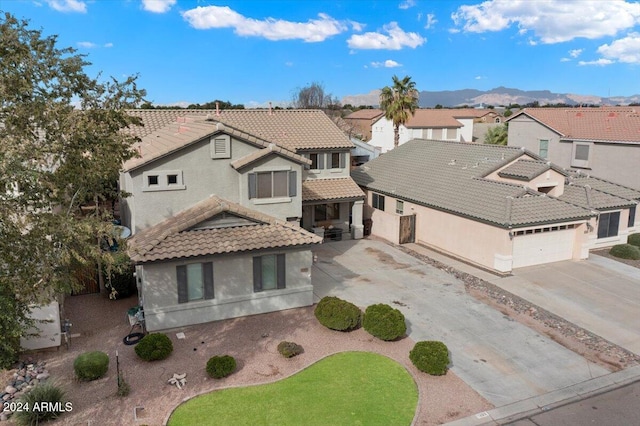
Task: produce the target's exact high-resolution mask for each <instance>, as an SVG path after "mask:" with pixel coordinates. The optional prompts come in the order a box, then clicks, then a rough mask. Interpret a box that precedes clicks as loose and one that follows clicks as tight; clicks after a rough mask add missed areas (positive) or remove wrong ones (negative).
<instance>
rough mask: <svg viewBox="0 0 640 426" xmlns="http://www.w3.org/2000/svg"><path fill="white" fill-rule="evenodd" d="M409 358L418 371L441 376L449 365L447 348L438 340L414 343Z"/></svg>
mask: <svg viewBox="0 0 640 426" xmlns="http://www.w3.org/2000/svg"><path fill="white" fill-rule="evenodd" d="M409 359H410V360H411V362H412V363H413V365H415V366H416V368H417V369H418V370H420V371H423V372H425V373H427V374H431V375H432V376H442V375H444V374H446V373H447V367H448V365H449V362H450V361H449V349H448V348H447V346H446V345H445V344H444V343H442V342H438V341H433V340H427V341H422V342H418V343H416V344H415V346H414V347H413V349H411V352H409Z"/></svg>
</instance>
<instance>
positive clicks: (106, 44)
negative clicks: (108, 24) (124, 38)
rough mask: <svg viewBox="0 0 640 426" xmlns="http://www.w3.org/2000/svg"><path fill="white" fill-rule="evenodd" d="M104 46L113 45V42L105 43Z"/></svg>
mask: <svg viewBox="0 0 640 426" xmlns="http://www.w3.org/2000/svg"><path fill="white" fill-rule="evenodd" d="M104 47H113V43H105V44H104Z"/></svg>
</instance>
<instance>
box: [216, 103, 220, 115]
mask: <svg viewBox="0 0 640 426" xmlns="http://www.w3.org/2000/svg"><path fill="white" fill-rule="evenodd" d="M216 115H220V102H218V101H216Z"/></svg>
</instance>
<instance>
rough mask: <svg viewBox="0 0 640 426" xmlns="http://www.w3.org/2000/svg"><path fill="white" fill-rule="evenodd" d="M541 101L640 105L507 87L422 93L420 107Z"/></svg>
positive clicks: (636, 98) (373, 99)
mask: <svg viewBox="0 0 640 426" xmlns="http://www.w3.org/2000/svg"><path fill="white" fill-rule="evenodd" d="M379 96H380V90H379V89H378V90H372V91H371V92H369V93H368V94H362V95H347V96H345V97H343V98H342V105H347V104H351V105H353V106H359V105H373V106H377V105H378V102H379V101H378V99H379ZM532 102H538V103H539V104H540V106H544V105H547V104H560V103H563V104H567V105H580V104H588V105H628V104H630V103H637V102H640V95H632V96H612V97H601V96H594V95H577V94H573V93H553V92H551V91H549V90H520V89H512V88H508V87H502V86H501V87H496V88H495V89H491V90H485V91H483V90H476V89H462V90H442V91H426V90H425V91H421V92H420V94H419V104H420V107H421V108H433V107H435V106H436V105H442V106H443V107H456V106H461V105H469V106H474V107H475V106H488V105H493V106H499V105H505V106H506V105H509V104H520V105H526V104H529V103H532Z"/></svg>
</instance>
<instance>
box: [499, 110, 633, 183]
mask: <svg viewBox="0 0 640 426" xmlns="http://www.w3.org/2000/svg"><path fill="white" fill-rule="evenodd" d="M507 122H508V123H509V142H508V144H509V145H510V146H515V147H524V148H526V149H528V150H529V151H532V152H534V153H536V154H538V155H540V156H541V157H543V158H545V159H548V160H549V161H551V162H553V163H555V164H558V165H559V166H561V167H563V168H567V169H571V170H574V171H577V170H581V171H583V172H584V173H585V174H591V175H594V176H598V177H600V178H602V179H606V180H609V181H612V182H617V183H619V184H621V185H626V186H629V187H631V188H634V189H637V190H640V173H639V172H638V170H639V169H640V110H638V107H603V108H568V109H567V108H526V109H524V110H522V111H520V112H518V113H516V114H514V115H513V116H512V117H509V119H508V120H507Z"/></svg>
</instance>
